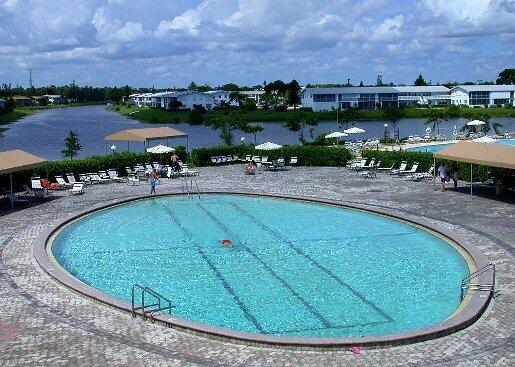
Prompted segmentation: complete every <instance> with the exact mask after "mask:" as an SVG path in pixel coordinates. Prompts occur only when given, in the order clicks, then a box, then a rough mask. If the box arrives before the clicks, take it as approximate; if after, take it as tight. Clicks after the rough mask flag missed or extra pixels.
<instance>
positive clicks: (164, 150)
mask: <svg viewBox="0 0 515 367" xmlns="http://www.w3.org/2000/svg"><path fill="white" fill-rule="evenodd" d="M147 152H149V153H154V154H163V153H171V152H175V149H174V148H172V147H167V146H166V145H162V144H159V145H156V146H155V147H150V148H148V149H147Z"/></svg>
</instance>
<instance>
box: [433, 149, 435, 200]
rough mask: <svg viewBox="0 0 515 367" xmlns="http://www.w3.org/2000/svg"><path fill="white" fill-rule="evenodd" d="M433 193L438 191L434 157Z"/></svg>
mask: <svg viewBox="0 0 515 367" xmlns="http://www.w3.org/2000/svg"><path fill="white" fill-rule="evenodd" d="M433 191H436V158H435V156H434V155H433Z"/></svg>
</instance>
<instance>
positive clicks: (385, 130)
mask: <svg viewBox="0 0 515 367" xmlns="http://www.w3.org/2000/svg"><path fill="white" fill-rule="evenodd" d="M383 126H384V142H385V143H386V133H387V131H388V124H386V123H385V124H384V125H383Z"/></svg>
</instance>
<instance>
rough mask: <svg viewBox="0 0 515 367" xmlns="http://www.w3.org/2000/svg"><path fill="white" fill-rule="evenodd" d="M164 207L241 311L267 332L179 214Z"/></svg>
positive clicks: (256, 325)
mask: <svg viewBox="0 0 515 367" xmlns="http://www.w3.org/2000/svg"><path fill="white" fill-rule="evenodd" d="M163 208H164V209H165V211H166V213H167V214H168V216H169V217H170V218H171V219H172V222H174V223H175V225H177V227H178V228H179V229H180V230H181V231H182V232H183V233H184V235H186V236H187V237H188V238H189V240H190V241H191V242H192V243H193V244H194V245H195V248H196V250H197V251H198V253H199V254H200V256H201V257H202V259H203V260H204V261H205V262H206V263H207V265H208V266H209V268H210V269H211V270H212V271H213V273H215V275H216V277H217V278H218V279H219V280H220V281H221V282H222V286H223V287H224V288H225V290H226V291H227V292H229V294H230V295H231V296H232V297H233V298H234V300H235V301H236V304H237V305H238V307H239V308H240V309H241V311H242V312H243V314H244V315H245V317H246V318H247V319H248V320H249V321H250V322H251V323H252V324H253V325H254V327H255V328H256V329H257V330H258V331H259V332H260V333H263V334H265V333H266V331H265V329H264V328H263V326H262V325H261V324H260V323H259V321H258V320H257V319H256V317H255V316H254V315H253V314H252V313H251V312H250V310H249V309H248V308H247V307H246V306H245V304H244V303H243V301H242V300H241V299H240V297H239V296H238V294H237V293H236V291H235V290H234V289H233V288H232V286H231V285H230V284H229V282H228V281H227V279H225V277H224V276H223V274H222V272H221V271H220V270H219V269H218V268H217V266H216V265H215V264H214V263H213V262H212V261H211V259H210V258H209V256H207V254H206V253H205V252H204V250H202V247H201V246H200V245H199V244H198V243H197V242H196V241H195V240H194V239H193V233H192V232H191V231H190V230H189V229H188V228H186V227H185V226H184V225H183V224H182V223H181V221H180V220H179V218H177V216H176V215H175V214H174V213H173V211H171V210H170V209H169V208H168V207H167V206H165V205H163Z"/></svg>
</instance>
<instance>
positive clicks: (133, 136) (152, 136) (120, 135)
mask: <svg viewBox="0 0 515 367" xmlns="http://www.w3.org/2000/svg"><path fill="white" fill-rule="evenodd" d="M185 136H188V134H186V133H183V132H182V131H179V130H175V129H172V128H171V127H150V128H145V129H129V130H122V131H118V132H117V133H114V134H111V135H107V136H106V137H105V140H106V141H148V140H159V139H170V138H181V137H185Z"/></svg>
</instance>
